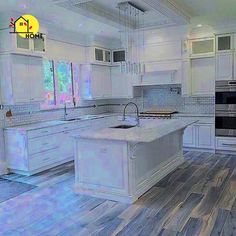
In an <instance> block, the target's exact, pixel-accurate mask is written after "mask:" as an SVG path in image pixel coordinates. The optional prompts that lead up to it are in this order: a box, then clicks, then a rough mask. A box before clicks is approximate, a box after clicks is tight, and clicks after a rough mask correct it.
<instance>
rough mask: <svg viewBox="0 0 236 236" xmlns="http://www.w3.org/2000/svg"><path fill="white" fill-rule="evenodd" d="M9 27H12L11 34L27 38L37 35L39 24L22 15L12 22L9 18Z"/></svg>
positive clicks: (30, 17) (28, 16)
mask: <svg viewBox="0 0 236 236" xmlns="http://www.w3.org/2000/svg"><path fill="white" fill-rule="evenodd" d="M10 27H12V28H13V27H14V32H12V33H17V34H18V35H20V36H21V37H22V38H29V37H31V36H33V35H36V34H37V33H38V31H39V22H38V20H37V19H36V17H34V16H32V15H22V16H20V17H19V18H18V19H17V20H15V21H14V22H13V19H12V18H11V22H10Z"/></svg>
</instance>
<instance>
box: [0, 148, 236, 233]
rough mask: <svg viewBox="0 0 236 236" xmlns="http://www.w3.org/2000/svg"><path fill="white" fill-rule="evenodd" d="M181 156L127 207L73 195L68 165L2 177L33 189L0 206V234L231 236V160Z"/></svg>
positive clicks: (235, 198)
mask: <svg viewBox="0 0 236 236" xmlns="http://www.w3.org/2000/svg"><path fill="white" fill-rule="evenodd" d="M184 155H185V158H186V162H185V163H184V164H183V165H181V166H180V167H179V168H178V169H176V170H175V171H174V172H172V173H171V174H169V175H168V176H166V178H164V179H163V180H162V181H160V182H159V183H157V184H156V185H155V186H154V187H153V188H152V189H150V190H149V191H148V192H147V193H145V194H144V195H143V196H142V197H141V198H140V199H139V200H138V201H137V202H136V203H135V204H133V205H127V204H121V203H117V202H114V201H108V200H103V199H98V198H92V197H87V196H83V195H76V194H75V193H74V191H73V184H74V170H73V163H72V162H71V163H68V164H66V165H62V166H59V167H56V168H54V169H51V170H50V171H45V172H43V173H41V174H37V175H35V176H31V177H24V176H20V175H16V174H10V175H6V176H4V177H3V178H5V179H9V180H12V181H17V182H22V183H27V184H31V185H34V186H37V187H36V188H34V189H33V190H31V191H29V192H26V193H23V194H21V195H19V196H17V197H15V198H12V199H10V200H7V201H5V202H2V203H0V235H4V236H7V235H9V236H15V235H20V236H21V235H24V236H28V235H30V236H37V235H43V236H52V235H61V236H62V235H63V236H70V235H76V236H77V235H79V236H80V235H85V236H88V235H101V236H106V235H107V236H110V235H127V236H133V235H134V236H136V235H143V236H149V235H158V236H160V235H162V236H164V235H165V236H167V235H168V236H171V235H178V236H179V235H181V236H183V235H185V236H193V235H200V236H204V235H221V236H223V235H224V236H234V235H236V156H232V155H220V154H210V153H201V152H185V154H184ZM0 191H4V189H1V190H0Z"/></svg>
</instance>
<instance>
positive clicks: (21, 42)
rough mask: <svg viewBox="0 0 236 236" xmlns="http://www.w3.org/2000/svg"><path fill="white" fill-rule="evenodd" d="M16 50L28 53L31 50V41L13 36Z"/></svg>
mask: <svg viewBox="0 0 236 236" xmlns="http://www.w3.org/2000/svg"><path fill="white" fill-rule="evenodd" d="M13 37H15V44H16V49H19V50H25V51H30V50H31V39H27V38H23V37H21V36H19V35H18V34H14V36H13Z"/></svg>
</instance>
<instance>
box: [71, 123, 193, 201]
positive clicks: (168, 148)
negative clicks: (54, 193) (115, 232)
mask: <svg viewBox="0 0 236 236" xmlns="http://www.w3.org/2000/svg"><path fill="white" fill-rule="evenodd" d="M195 122H196V120H178V119H171V120H141V122H140V126H139V127H137V126H134V127H133V126H132V125H130V124H125V123H122V122H116V123H114V126H112V127H108V128H104V129H100V130H95V131H86V132H83V133H81V134H80V135H78V136H74V138H75V171H76V173H75V174H76V179H75V190H76V192H77V193H79V194H87V195H90V196H94V197H100V198H105V199H110V200H115V201H120V202H125V203H133V202H135V201H136V200H137V199H138V198H139V197H140V196H141V195H142V194H144V193H145V192H146V191H147V190H149V189H150V188H151V187H152V186H153V185H155V184H156V183H157V182H158V181H159V180H161V179H162V178H163V177H165V176H166V175H167V174H169V173H170V172H171V171H173V170H175V169H176V168H177V167H178V166H179V165H180V164H182V163H183V162H184V158H183V150H182V147H183V133H184V129H185V128H186V127H187V126H188V125H191V124H193V123H195ZM121 123H122V124H121Z"/></svg>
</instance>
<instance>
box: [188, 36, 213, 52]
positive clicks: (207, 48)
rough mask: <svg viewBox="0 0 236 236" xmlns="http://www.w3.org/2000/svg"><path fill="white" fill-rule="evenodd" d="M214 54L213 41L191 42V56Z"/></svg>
mask: <svg viewBox="0 0 236 236" xmlns="http://www.w3.org/2000/svg"><path fill="white" fill-rule="evenodd" d="M211 52H214V40H213V39H208V40H199V41H195V42H192V54H203V53H211Z"/></svg>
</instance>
